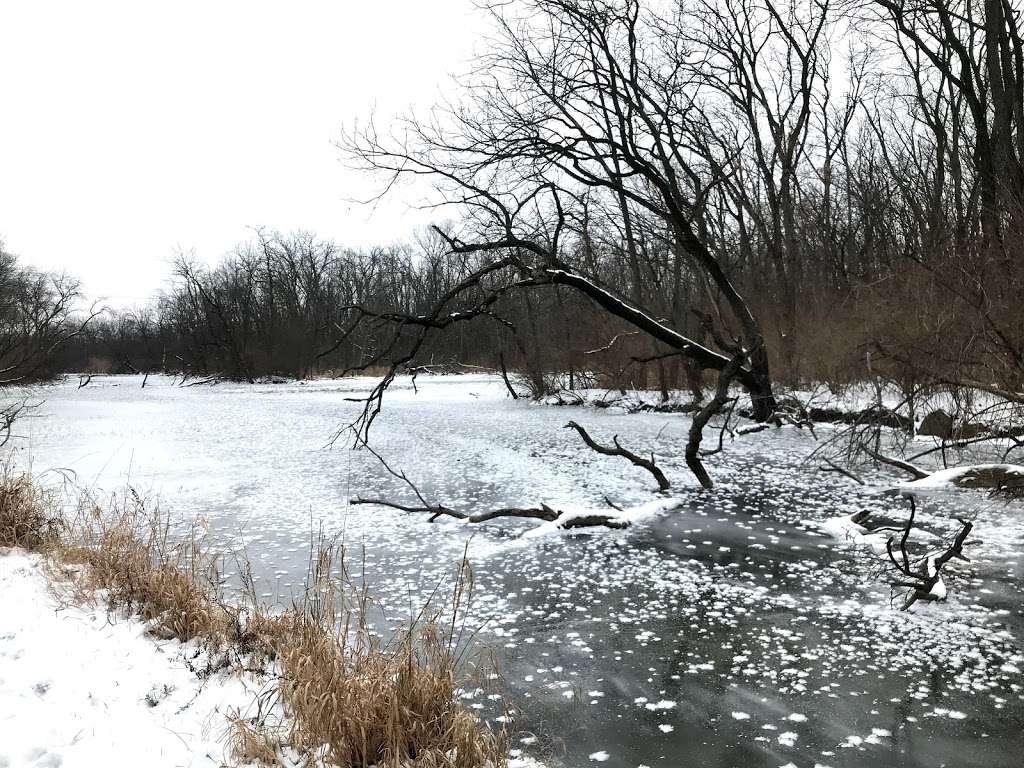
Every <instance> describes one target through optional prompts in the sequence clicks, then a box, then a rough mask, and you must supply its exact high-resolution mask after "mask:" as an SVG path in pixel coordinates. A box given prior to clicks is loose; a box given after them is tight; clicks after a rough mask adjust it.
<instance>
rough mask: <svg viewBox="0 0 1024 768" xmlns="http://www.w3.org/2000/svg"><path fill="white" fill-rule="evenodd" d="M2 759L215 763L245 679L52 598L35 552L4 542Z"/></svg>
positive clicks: (142, 630) (221, 759)
mask: <svg viewBox="0 0 1024 768" xmlns="http://www.w3.org/2000/svg"><path fill="white" fill-rule="evenodd" d="M0 595H2V599H0V734H2V737H0V767H2V768H15V767H16V766H39V767H40V768H57V766H65V767H67V768H73V767H77V766H83V767H84V766H103V768H114V766H126V767H127V766H131V767H132V768H137V766H190V767H191V768H201V767H205V766H210V767H211V768H213V767H214V766H220V765H223V764H224V763H225V759H226V755H225V742H224V736H225V732H226V730H227V728H228V721H227V719H226V717H227V715H228V714H229V713H230V712H231V711H232V709H236V710H241V711H245V710H246V709H247V708H248V707H249V705H250V704H251V702H252V700H253V695H254V690H252V689H251V688H250V684H248V683H247V682H246V681H245V680H243V679H241V678H238V677H234V676H226V675H215V676H212V677H209V678H207V679H206V680H200V679H199V678H198V677H197V676H196V675H195V674H194V673H193V672H191V671H190V670H189V668H188V666H187V662H189V661H191V663H192V664H193V665H195V664H197V663H201V662H197V660H196V659H195V658H194V657H195V656H196V654H197V653H198V651H197V649H196V648H195V647H193V646H191V645H182V644H181V643H179V642H177V641H159V642H157V641H155V640H154V639H153V638H152V637H151V636H149V635H147V634H146V627H145V625H144V624H143V623H142V622H140V621H138V620H136V619H132V618H127V617H124V616H117V615H111V614H109V613H108V612H107V611H106V610H105V609H104V608H102V607H96V608H91V607H87V606H84V607H83V606H76V605H71V604H68V603H67V602H66V601H63V600H59V599H58V598H57V597H55V595H54V593H53V591H52V590H51V589H50V587H49V584H48V581H47V576H46V575H45V574H44V573H43V571H42V570H41V569H40V567H39V559H38V556H36V555H31V554H26V553H25V552H23V551H21V550H0Z"/></svg>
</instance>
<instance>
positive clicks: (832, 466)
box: [818, 459, 867, 485]
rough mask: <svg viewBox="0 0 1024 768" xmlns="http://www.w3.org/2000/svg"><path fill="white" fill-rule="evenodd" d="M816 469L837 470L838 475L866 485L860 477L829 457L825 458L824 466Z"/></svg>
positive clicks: (821, 470) (823, 470)
mask: <svg viewBox="0 0 1024 768" xmlns="http://www.w3.org/2000/svg"><path fill="white" fill-rule="evenodd" d="M818 471H819V472H838V473H839V474H840V475H844V476H846V477H848V478H850V479H851V480H853V482H855V483H857V485H867V483H865V482H864V481H863V480H862V479H861V478H860V477H858V476H857V475H855V474H854V473H853V472H851V471H850V470H848V469H844V468H843V467H841V466H839V465H838V464H836V463H835V462H834V461H832V460H831V459H825V466H823V467H818Z"/></svg>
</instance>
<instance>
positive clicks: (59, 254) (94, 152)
mask: <svg viewBox="0 0 1024 768" xmlns="http://www.w3.org/2000/svg"><path fill="white" fill-rule="evenodd" d="M482 28H483V22H482V20H481V19H480V16H479V14H478V12H477V11H475V9H474V8H473V5H472V2H471V0H335V2H328V1H327V0H323V1H320V2H313V1H312V0H290V1H289V2H282V1H279V2H254V1H253V0H244V1H243V0H206V1H205V2H194V1H192V0H184V1H183V0H178V1H177V2H161V3H158V2H138V1H137V0H125V1H124V2H112V1H109V0H91V1H90V2H81V0H63V1H61V2H56V1H51V0H32V1H31V2H26V1H24V0H0V238H2V239H3V240H4V242H5V244H6V247H7V249H8V250H11V251H13V252H15V253H17V254H19V255H20V256H21V257H22V258H23V259H24V260H25V261H26V262H27V263H30V264H33V265H36V266H39V267H41V268H45V269H54V270H66V271H68V272H69V273H72V274H75V275H77V276H79V277H80V278H81V279H82V280H83V282H84V287H85V289H86V291H87V292H88V294H89V295H90V296H91V297H94V298H97V297H106V298H107V299H109V303H111V304H114V305H119V306H125V305H135V304H141V303H144V302H145V301H146V300H147V299H148V298H149V297H150V296H152V295H153V294H154V293H155V292H156V290H157V289H158V288H159V287H160V286H161V285H162V284H163V281H164V279H165V277H166V275H167V272H168V263H169V261H170V259H171V257H172V256H173V254H174V253H175V252H176V250H177V249H178V248H179V247H181V248H183V249H186V250H191V249H195V251H196V252H197V254H198V255H200V256H201V257H203V258H205V259H208V260H213V259H215V258H216V257H217V256H219V255H220V254H222V253H224V252H225V251H227V250H229V249H230V248H231V247H232V246H233V245H234V244H235V243H237V242H239V241H241V240H244V239H246V238H247V237H248V236H249V234H250V233H249V232H248V231H247V229H246V228H247V227H249V226H256V225H264V226H267V227H271V228H276V229H282V230H290V229H311V230H314V231H316V232H317V233H319V234H321V235H322V236H324V237H331V238H333V239H335V240H337V241H338V242H341V243H345V244H352V245H364V244H368V243H371V242H392V241H395V240H399V239H406V238H408V237H409V236H410V235H411V234H412V233H413V232H414V231H415V230H416V229H417V228H419V227H422V226H423V225H424V224H425V223H426V222H427V221H428V220H429V215H428V214H426V213H424V212H420V211H414V210H411V209H410V208H409V207H408V205H406V204H405V203H404V202H402V201H400V200H396V201H395V202H394V203H392V204H390V205H387V206H384V207H378V208H377V210H376V211H372V210H371V209H370V208H368V207H363V206H358V205H352V204H351V203H349V202H347V199H348V198H351V197H360V196H365V195H366V194H367V192H368V191H369V190H371V189H373V187H372V186H371V182H370V180H368V179H366V178H365V177H363V176H362V175H360V174H358V173H355V172H353V171H350V170H348V169H346V168H344V167H343V166H342V164H341V162H340V157H339V153H338V150H337V149H336V148H335V147H334V146H333V145H332V140H333V139H334V138H336V137H337V136H338V134H339V132H340V129H341V128H342V126H343V125H348V124H350V123H351V122H352V121H353V120H356V119H359V118H365V117H367V116H368V115H369V114H370V112H371V110H372V111H375V112H376V115H377V119H378V120H380V119H381V118H384V117H386V116H387V115H389V114H393V113H395V112H401V111H404V110H406V109H407V108H408V107H410V106H414V105H419V106H420V107H421V108H426V107H429V105H430V104H431V103H433V102H434V101H435V100H436V98H437V96H438V94H439V93H442V92H444V91H446V90H450V87H451V86H450V80H449V76H450V74H451V73H453V72H461V71H463V70H464V69H465V66H466V62H467V61H468V60H469V59H470V57H471V55H472V53H473V51H474V49H475V48H476V46H477V39H478V36H479V34H480V31H481V30H482Z"/></svg>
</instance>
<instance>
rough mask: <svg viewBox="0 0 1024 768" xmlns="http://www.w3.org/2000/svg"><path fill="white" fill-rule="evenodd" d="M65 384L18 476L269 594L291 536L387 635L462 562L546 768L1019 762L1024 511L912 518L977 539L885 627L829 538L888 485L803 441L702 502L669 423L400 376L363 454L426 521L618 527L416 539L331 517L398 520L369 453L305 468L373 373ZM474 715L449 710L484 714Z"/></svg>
mask: <svg viewBox="0 0 1024 768" xmlns="http://www.w3.org/2000/svg"><path fill="white" fill-rule="evenodd" d="M75 384H76V382H74V383H71V384H69V385H66V386H62V387H54V388H48V389H45V390H43V391H42V392H41V395H42V396H43V397H45V399H46V403H45V405H44V406H43V407H42V408H40V409H39V410H38V411H37V412H36V414H35V415H34V416H33V417H32V418H31V419H29V420H27V421H25V422H23V423H22V424H21V425H20V430H21V433H22V435H23V438H24V439H23V440H21V441H20V442H19V443H18V451H19V453H20V455H21V457H22V460H23V461H24V462H26V463H28V462H31V463H32V465H33V467H34V469H35V470H36V471H37V472H43V473H45V471H46V470H47V469H50V468H68V469H72V470H74V472H75V473H76V475H77V477H78V479H79V482H80V483H83V484H86V485H94V486H96V487H99V488H103V489H106V490H114V489H116V488H118V487H119V486H121V485H122V484H124V483H125V482H131V483H133V484H134V485H135V486H136V487H137V488H139V490H140V491H142V492H143V493H148V494H149V495H158V496H159V498H160V500H161V503H162V505H163V506H164V508H165V509H167V510H169V511H171V512H172V513H174V514H178V515H181V516H183V517H185V518H190V517H192V516H196V515H200V516H202V517H204V518H205V519H206V520H208V522H209V525H210V529H211V532H212V535H214V536H215V537H218V538H219V540H220V541H221V542H223V543H224V544H225V545H227V546H242V545H244V546H245V547H246V550H247V553H248V555H249V557H250V559H251V560H252V561H253V563H254V566H255V567H256V571H257V576H258V577H259V578H260V584H261V590H262V591H263V592H264V594H265V596H266V597H267V599H274V598H280V599H283V600H287V599H288V598H289V596H290V595H291V594H292V593H293V592H294V591H295V590H297V589H298V587H299V585H300V584H301V581H302V578H303V575H304V573H305V565H306V552H307V549H308V541H309V531H310V526H311V524H312V525H313V526H316V525H318V524H320V523H323V525H324V528H325V531H326V532H327V533H328V534H334V533H338V534H341V535H343V536H344V539H345V540H346V541H347V542H348V543H349V544H350V545H351V547H352V549H353V555H354V559H355V561H356V562H357V564H359V565H361V564H362V561H363V560H365V565H366V573H367V578H368V580H369V582H370V585H371V589H372V591H373V593H374V594H375V595H376V597H377V598H378V603H379V605H380V607H381V609H382V613H383V614H384V615H385V616H386V617H387V620H386V621H383V622H382V625H384V624H388V623H389V622H391V623H397V622H398V621H400V620H401V619H403V618H405V617H407V616H408V615H409V613H410V611H412V610H415V607H417V606H418V605H419V604H420V602H421V601H422V599H423V598H424V597H425V596H426V595H428V594H429V593H431V592H432V591H433V590H434V589H435V587H436V586H437V584H438V583H439V582H440V581H442V580H443V579H444V578H446V575H450V574H451V572H452V569H453V564H454V563H455V562H457V560H458V559H459V557H460V556H461V554H462V551H463V548H464V547H465V545H466V544H467V542H468V543H469V553H470V560H471V564H472V565H473V567H474V570H475V574H476V592H475V596H474V602H473V607H472V618H471V624H472V623H473V622H477V623H479V624H482V625H483V631H482V632H481V633H480V635H479V637H480V639H481V641H482V642H483V643H484V644H485V645H486V646H488V647H490V648H492V649H494V650H495V651H496V652H497V653H498V655H499V660H500V662H501V665H502V669H503V673H504V677H505V681H506V696H507V698H508V699H509V701H508V703H509V704H511V705H513V706H514V707H515V708H516V709H517V710H518V714H516V715H515V724H516V726H517V727H518V728H519V729H521V731H522V732H521V733H520V734H519V735H518V736H517V740H519V741H520V742H521V743H519V744H518V746H520V747H521V748H522V749H523V750H524V751H526V752H528V753H531V754H536V755H540V756H544V757H546V758H547V762H549V763H551V764H564V765H567V766H577V765H586V764H589V763H590V762H592V761H593V762H604V761H607V763H608V764H609V765H623V766H639V765H648V766H652V767H653V766H656V765H666V766H668V765H672V766H674V765H678V764H680V762H685V763H686V764H689V765H695V766H699V765H715V766H719V765H740V764H750V765H752V766H753V765H757V766H760V765H765V766H783V765H787V764H790V763H792V764H793V765H795V766H798V768H803V767H804V766H807V767H808V768H810V767H811V766H815V765H820V766H832V768H840V766H849V767H851V768H854V767H855V768H869V767H872V766H879V767H881V766H886V767H888V766H892V765H901V766H922V767H923V766H932V765H939V764H946V765H951V766H952V765H955V766H979V768H980V766H1017V765H1019V758H1020V754H1022V750H1024V732H1022V729H1021V723H1022V722H1024V677H1022V674H1021V670H1022V669H1024V651H1022V647H1024V640H1022V631H1024V611H1022V597H1024V513H1022V506H1021V505H1017V504H1013V505H1007V504H1003V503H995V502H991V501H987V500H985V499H984V497H982V496H980V495H976V494H969V493H965V492H956V493H950V494H942V493H938V494H930V495H928V496H927V498H922V500H921V502H920V505H919V516H920V519H921V521H922V522H923V524H924V527H925V531H926V533H930V534H932V535H933V536H946V535H948V534H949V533H951V532H952V531H953V530H955V528H956V526H957V523H956V522H955V521H954V520H953V518H954V517H956V516H962V515H964V514H965V513H966V514H975V513H976V514H977V516H978V517H977V520H976V528H975V534H974V537H976V538H978V539H980V540H982V541H983V542H984V544H983V545H982V546H980V547H977V548H974V549H972V550H971V557H972V560H973V562H972V563H970V564H966V563H957V564H955V567H952V566H951V568H950V570H949V572H948V574H947V572H945V571H944V572H943V576H944V579H945V582H946V584H947V586H948V588H949V599H948V601H947V602H944V603H941V604H928V605H920V606H915V609H914V611H913V612H912V613H911V614H903V613H899V612H897V611H896V610H895V609H894V608H892V607H891V606H890V603H889V597H890V596H889V590H888V588H887V587H886V586H885V584H884V583H883V582H882V581H880V580H879V579H878V578H877V577H876V576H874V575H872V574H871V573H870V569H869V568H868V567H866V563H865V561H864V560H863V558H862V557H860V556H859V555H857V554H856V552H852V551H849V550H846V549H844V548H842V547H837V546H836V543H837V541H836V538H835V535H834V534H835V531H831V530H830V529H829V521H835V519H836V518H840V517H844V516H850V515H853V514H854V513H856V512H859V511H862V510H869V511H871V512H872V518H878V519H891V520H893V521H894V522H898V521H899V520H901V519H903V517H904V516H905V514H906V508H907V507H906V503H905V501H904V500H903V499H901V498H900V496H899V495H898V494H896V493H885V492H884V491H885V489H886V488H891V487H892V486H893V485H894V484H895V482H896V481H897V480H902V479H903V478H900V477H897V476H896V475H895V474H879V475H876V476H872V477H870V478H868V479H869V481H870V482H871V483H872V485H871V486H869V487H862V486H859V485H856V484H855V483H853V482H851V481H849V480H848V479H846V478H843V477H841V476H839V475H836V474H835V473H822V472H818V471H817V470H816V464H807V463H805V459H806V457H807V456H808V454H809V453H810V452H811V451H812V450H813V449H814V448H815V447H816V445H817V443H816V441H815V436H814V435H811V434H810V433H808V432H806V431H800V430H796V429H793V428H783V429H779V430H769V431H766V432H761V433H757V434H753V435H746V436H743V437H740V438H738V439H737V440H736V441H735V442H731V443H730V442H729V441H728V440H727V441H726V449H725V451H724V453H722V454H720V455H718V456H715V457H714V458H712V459H711V460H710V461H709V462H708V463H709V469H710V471H711V474H712V476H713V477H714V478H715V480H716V482H717V487H716V489H715V490H714V491H713V492H711V493H703V492H701V491H699V490H698V489H697V488H696V487H695V484H694V481H693V480H692V478H691V477H690V475H689V473H688V472H687V470H686V468H685V465H684V463H683V456H682V447H683V445H684V443H685V435H686V430H687V428H688V425H689V420H688V419H687V417H685V416H680V415H672V414H656V413H642V414H635V415H628V414H625V413H623V412H622V411H621V410H617V409H615V408H610V409H596V408H586V409H577V408H560V407H555V406H538V405H535V404H531V403H528V402H524V401H518V402H513V401H511V400H510V399H508V398H507V397H506V395H505V392H504V387H503V385H502V384H501V382H500V380H497V379H494V378H492V377H487V376H475V375H470V376H453V377H420V378H419V379H418V381H417V385H418V390H414V388H413V387H412V386H410V383H409V381H408V380H399V381H398V382H396V388H395V391H394V392H392V393H391V394H390V395H389V396H388V398H387V399H386V400H385V406H384V411H383V413H382V415H381V417H380V419H379V421H378V423H377V425H376V426H375V427H374V431H373V433H372V435H371V438H372V441H373V444H374V446H375V448H376V450H378V451H379V452H380V453H381V454H382V455H383V456H384V457H386V459H387V460H388V461H389V463H391V465H392V466H393V467H395V468H396V469H400V470H403V471H405V472H406V473H407V474H408V475H409V477H410V478H411V479H413V480H414V481H415V482H416V483H417V484H418V485H419V486H420V488H421V489H422V490H423V491H424V493H425V495H427V497H428V498H429V499H430V500H432V501H436V502H443V503H445V504H447V505H448V506H451V507H456V508H459V509H462V510H465V511H469V512H474V511H483V510H485V509H490V508H494V507H498V506H512V505H515V506H525V505H531V506H532V505H535V504H537V503H540V502H545V503H548V504H550V505H551V506H553V507H555V508H558V509H567V510H582V509H604V510H606V511H607V510H608V509H609V507H608V504H607V501H606V498H607V499H610V500H611V501H612V502H614V503H616V504H617V505H619V506H622V507H623V508H626V509H629V510H632V512H631V514H634V515H636V516H637V519H636V522H635V524H634V525H633V526H632V527H631V528H629V529H627V530H625V531H589V532H576V533H572V532H564V531H554V532H552V533H553V535H544V536H523V533H525V532H527V531H536V530H537V526H538V524H537V523H536V522H525V521H495V522H494V523H489V524H487V525H481V526H469V525H466V524H463V523H460V522H457V521H454V520H441V521H438V522H437V523H435V524H432V525H431V524H428V523H427V522H426V521H425V520H424V519H423V517H420V516H416V515H407V514H403V513H401V512H397V511H394V510H389V509H384V508H373V507H355V506H353V507H350V506H349V505H348V503H347V501H348V499H349V498H352V497H355V496H356V495H361V496H366V497H383V498H391V499H395V500H405V501H411V500H412V499H410V494H409V491H408V489H406V488H404V487H403V484H402V483H401V482H399V481H398V480H396V479H395V478H393V477H391V476H389V475H388V474H387V473H385V472H383V471H382V470H381V468H380V467H379V465H378V464H377V463H376V461H375V460H374V459H373V458H372V457H371V456H369V455H367V454H366V452H352V451H349V450H345V449H343V448H341V447H340V446H335V447H334V448H333V449H331V448H328V447H326V445H327V443H328V442H329V440H330V437H331V436H332V435H333V434H334V433H335V432H336V431H337V429H338V428H339V427H341V426H343V425H344V424H345V423H346V422H347V421H348V420H350V419H351V418H353V416H354V415H355V413H356V412H357V409H358V407H359V406H358V405H357V404H355V403H352V402H350V401H348V399H347V398H351V397H355V396H358V395H359V394H365V393H366V392H367V391H368V389H369V387H370V386H372V382H371V381H370V380H360V379H350V380H344V381H322V382H311V383H307V384H299V383H293V384H281V385H256V386H249V385H234V384H221V385H218V386H216V387H212V388H209V387H204V388H199V387H196V388H190V389H183V388H179V387H176V386H172V383H171V382H170V381H169V380H167V379H160V378H157V377H150V380H149V383H148V384H147V386H146V388H145V389H141V388H140V387H139V385H140V384H141V379H139V378H134V377H111V378H108V379H95V380H94V381H93V382H92V383H91V384H90V385H89V386H88V387H86V388H84V389H81V390H78V389H76V388H75ZM570 419H573V420H575V421H578V422H580V423H581V424H583V425H584V426H585V427H586V428H587V429H588V431H590V432H591V434H592V435H593V436H594V437H595V439H597V440H599V441H601V442H605V441H609V440H610V439H611V436H612V435H614V434H618V435H619V436H620V439H621V440H622V442H623V445H625V446H626V447H628V448H631V449H633V450H635V451H637V452H638V453H644V454H646V453H648V452H650V451H654V452H655V454H656V455H657V458H658V462H659V464H660V465H661V466H662V467H663V469H664V470H665V472H666V474H667V475H668V476H669V478H670V480H672V481H673V483H674V488H673V490H672V491H671V499H672V500H673V501H672V503H668V502H666V501H665V500H663V499H661V498H660V497H658V496H657V494H656V492H655V489H654V487H653V482H652V479H651V478H650V476H649V475H647V474H646V473H643V472H640V471H637V470H636V469H635V468H633V467H631V466H630V465H629V464H628V463H627V462H625V461H623V460H621V459H615V458H608V457H602V456H598V455H596V454H594V453H592V452H590V451H588V450H586V449H584V448H582V447H581V444H580V441H579V439H578V436H577V435H576V434H575V433H574V432H572V431H571V430H566V429H563V428H562V427H563V426H564V425H565V423H566V422H567V421H568V420H570ZM829 429H830V428H829V427H821V428H819V429H818V430H817V432H818V437H819V438H822V437H825V436H827V433H828V430H829ZM47 476H49V477H52V478H53V479H54V480H57V479H60V478H61V477H62V476H61V475H58V474H50V475H46V474H44V475H43V477H44V478H45V477H47ZM659 510H660V511H659ZM550 527H551V526H548V527H547V528H550ZM541 530H544V529H543V528H542V529H541ZM856 532H857V533H861V534H864V532H863V531H856ZM363 551H365V555H363V554H362V552H363ZM489 695H495V694H488V693H485V692H483V691H468V692H467V693H466V702H467V704H468V705H469V706H473V707H478V708H479V709H480V710H481V711H485V712H486V711H489V709H490V708H491V707H492V706H493V704H494V702H493V701H491V700H489V699H488V696H489ZM684 758H685V759H684Z"/></svg>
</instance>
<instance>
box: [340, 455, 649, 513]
mask: <svg viewBox="0 0 1024 768" xmlns="http://www.w3.org/2000/svg"><path fill="white" fill-rule="evenodd" d="M360 444H361V445H362V447H363V448H365V449H366V450H368V451H369V452H370V453H371V454H372V455H373V457H374V458H376V459H377V461H379V462H380V464H381V466H383V467H384V469H386V470H387V472H388V474H390V475H391V476H392V477H395V478H397V479H398V480H401V481H402V482H403V483H405V485H406V486H408V487H409V489H410V490H411V491H412V492H413V494H414V495H415V496H416V500H417V502H418V503H416V504H400V503H398V502H395V501H389V500H387V499H366V498H363V497H361V496H357V497H356V498H354V499H352V500H351V501H349V503H350V504H353V505H355V504H360V505H365V504H371V505H372V504H375V505H378V506H382V507H389V508H390V509H397V510H399V511H401V512H409V513H423V514H427V515H430V517H429V522H431V523H433V522H434V521H436V520H437V519H438V518H440V517H452V518H454V519H456V520H462V521H464V522H467V523H485V522H487V521H488V520H495V519H497V518H499V517H511V518H527V519H532V520H540V521H541V522H545V523H554V522H557V521H559V520H562V522H561V523H560V524H559V526H558V527H560V528H565V529H572V528H586V527H604V528H617V529H621V528H627V527H629V521H628V520H626V519H624V518H622V517H620V516H619V515H618V514H602V513H591V514H575V513H567V512H562V511H559V510H556V509H554V508H552V507H550V506H548V505H547V504H540V505H539V506H536V507H502V508H499V509H490V510H485V511H483V512H475V513H469V512H463V511H462V510H459V509H453V508H452V507H449V506H446V505H444V504H436V503H434V504H432V503H431V502H429V501H427V499H426V498H425V497H424V496H423V493H422V492H421V491H420V489H419V488H418V487H417V486H416V485H415V484H414V483H413V482H412V481H411V480H410V479H409V478H408V476H406V474H405V472H402V471H400V470H396V469H393V468H392V467H391V465H390V464H388V463H387V461H385V459H384V457H383V456H381V455H380V454H379V453H377V451H375V450H373V448H371V447H370V446H369V445H368V444H367V443H366V442H365V441H360Z"/></svg>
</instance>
